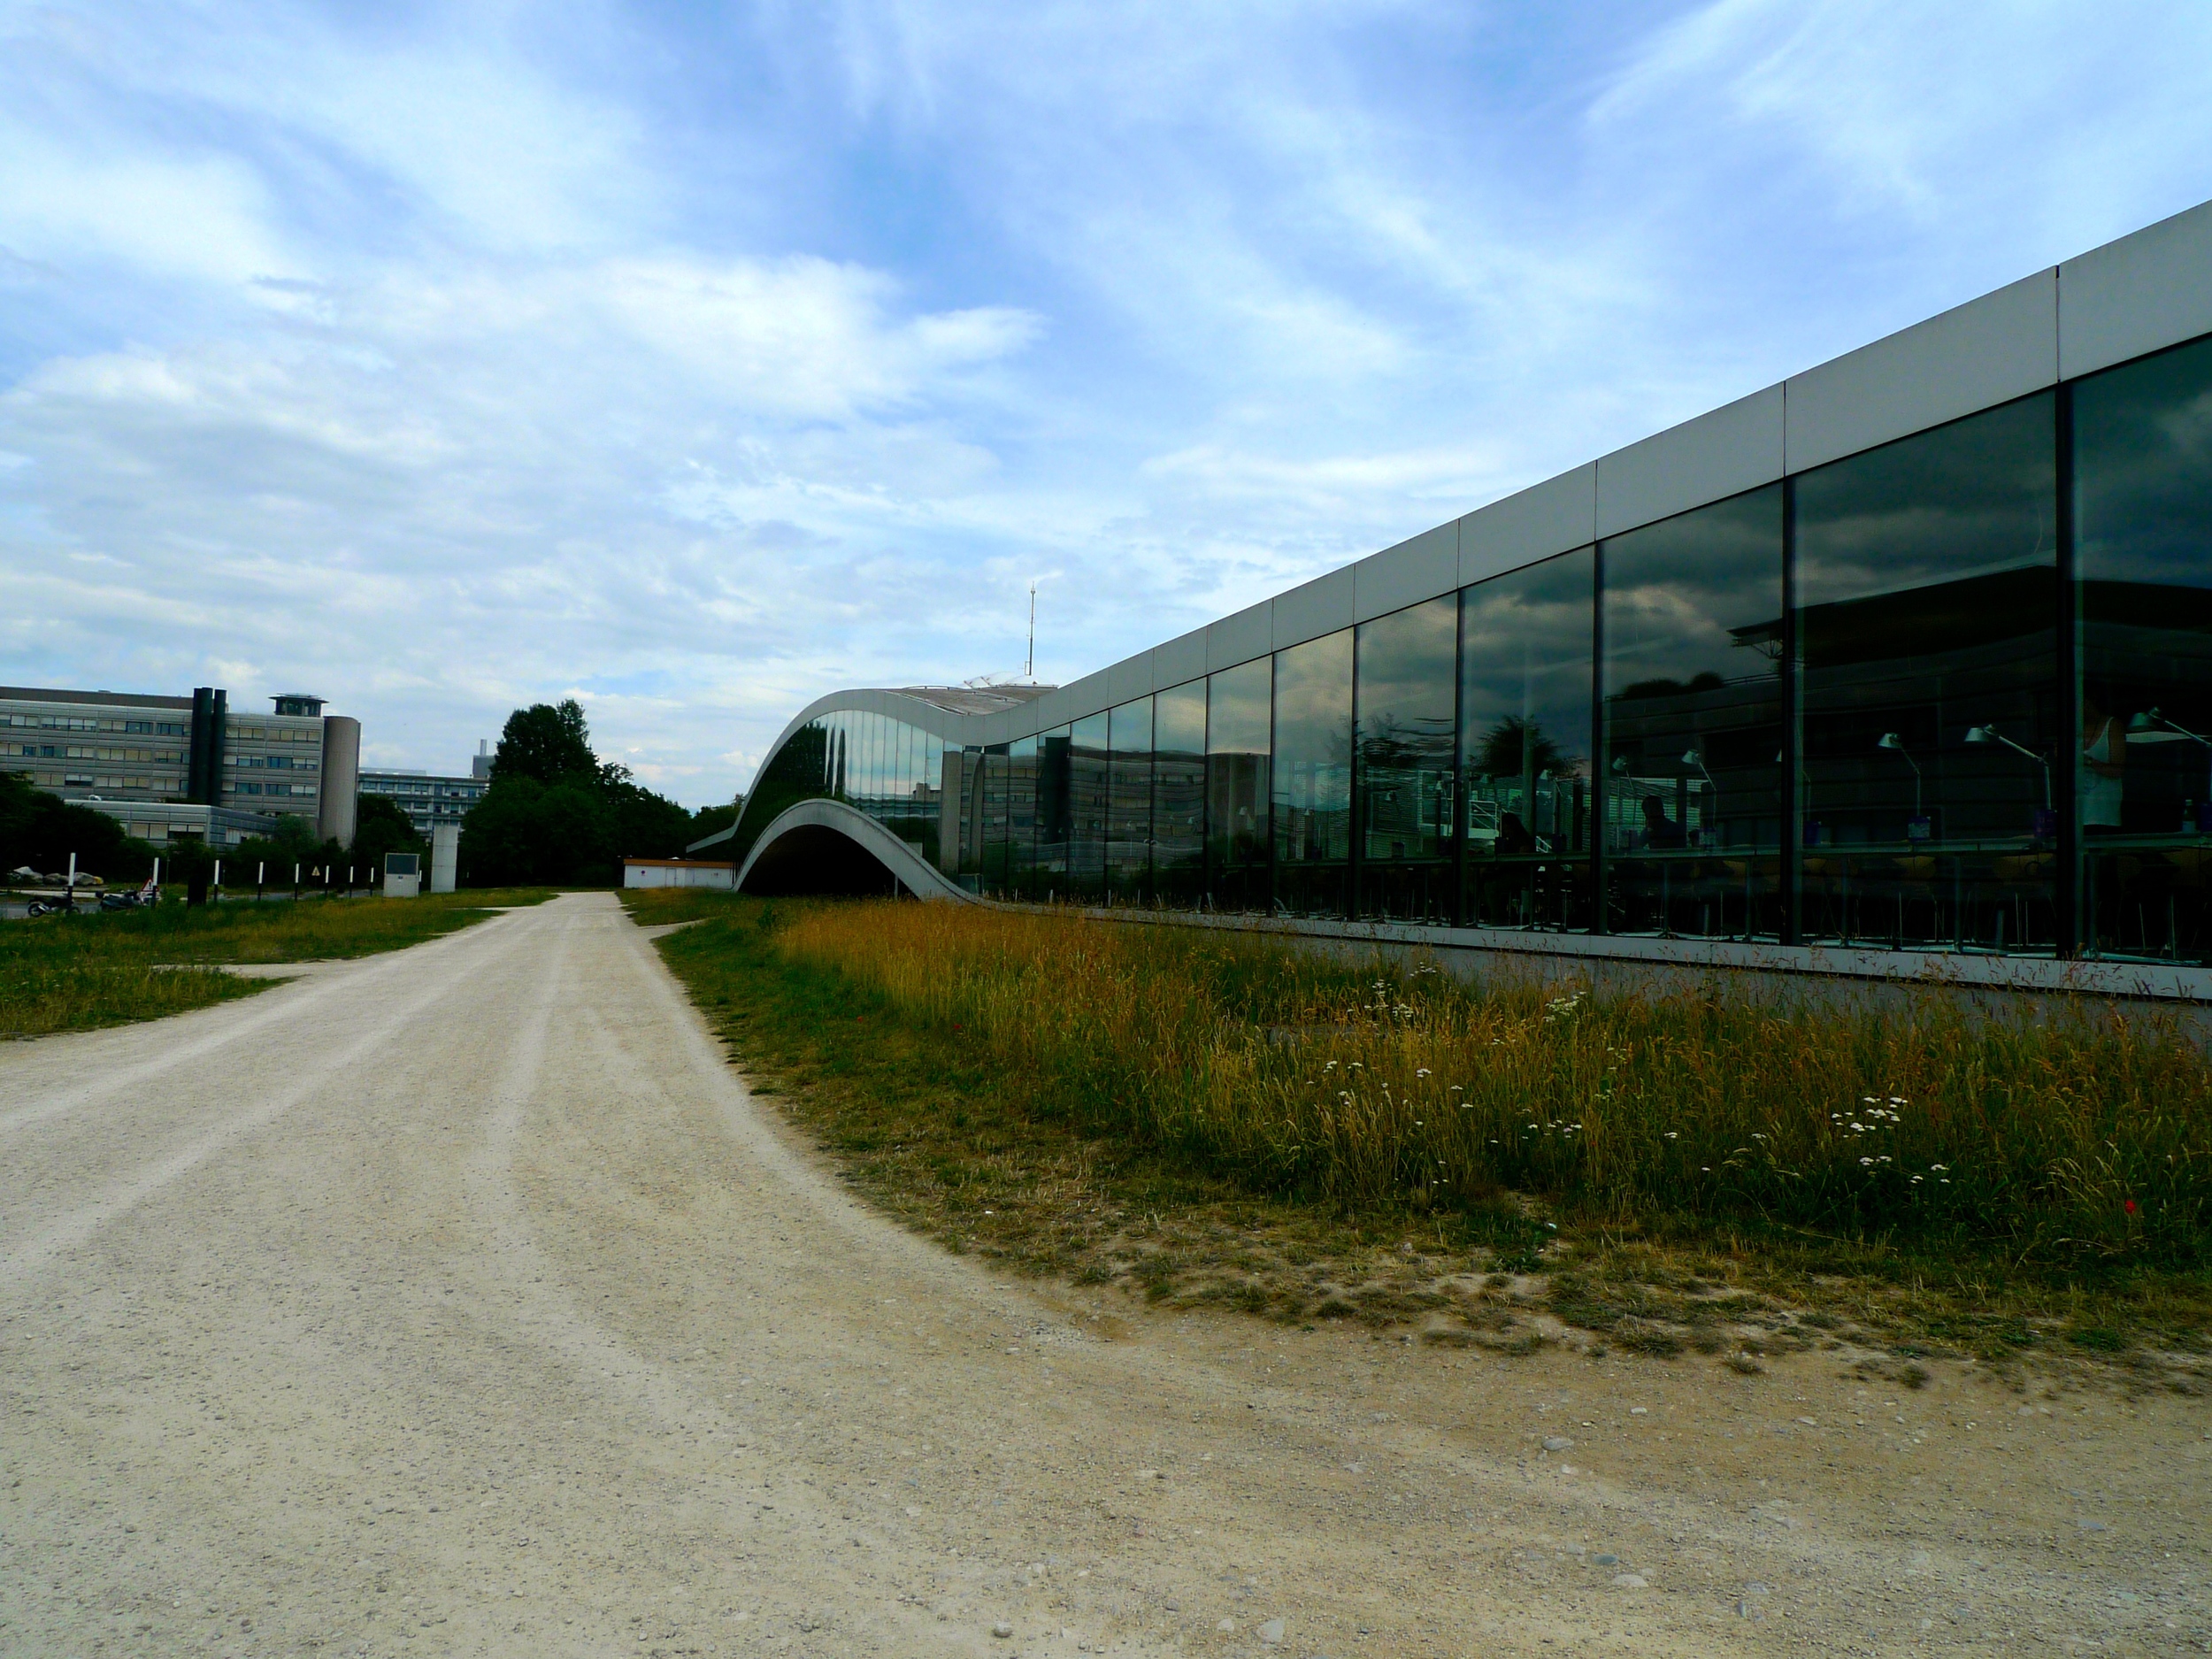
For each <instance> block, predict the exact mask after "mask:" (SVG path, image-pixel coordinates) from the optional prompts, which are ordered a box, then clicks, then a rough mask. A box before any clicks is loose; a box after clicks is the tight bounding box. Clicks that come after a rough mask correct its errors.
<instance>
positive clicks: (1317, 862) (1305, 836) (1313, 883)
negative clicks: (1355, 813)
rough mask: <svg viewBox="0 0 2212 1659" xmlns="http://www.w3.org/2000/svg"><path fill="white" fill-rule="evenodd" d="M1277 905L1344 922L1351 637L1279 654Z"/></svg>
mask: <svg viewBox="0 0 2212 1659" xmlns="http://www.w3.org/2000/svg"><path fill="white" fill-rule="evenodd" d="M1273 785H1274V787H1273V806H1274V822H1275V902H1276V905H1277V907H1278V908H1279V909H1284V910H1289V911H1290V912H1291V913H1292V914H1293V915H1294V916H1341V915H1343V914H1345V906H1346V901H1347V900H1348V897H1349V896H1350V895H1349V894H1348V892H1347V890H1346V882H1347V878H1348V873H1349V864H1350V859H1351V853H1352V630H1351V629H1349V628H1345V629H1343V630H1341V631H1340V632H1339V633H1336V634H1329V635H1327V636H1326V637H1325V638H1323V639H1318V640H1310V641H1307V643H1305V644H1303V645H1299V646H1294V647H1293V648H1292V649H1289V650H1286V651H1278V652H1276V653H1275V756H1274V771H1273Z"/></svg>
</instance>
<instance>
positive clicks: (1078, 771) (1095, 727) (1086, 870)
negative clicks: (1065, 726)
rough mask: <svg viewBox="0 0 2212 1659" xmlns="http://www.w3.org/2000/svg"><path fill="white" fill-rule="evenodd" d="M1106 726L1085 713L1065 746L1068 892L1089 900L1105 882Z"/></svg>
mask: <svg viewBox="0 0 2212 1659" xmlns="http://www.w3.org/2000/svg"><path fill="white" fill-rule="evenodd" d="M1106 727H1107V719H1106V714H1105V711H1104V710H1100V711H1099V712H1098V713H1096V714H1087V715H1085V716H1084V717H1083V718H1081V719H1079V720H1078V721H1076V722H1075V725H1074V728H1073V737H1072V741H1071V742H1070V743H1069V745H1068V891H1069V892H1070V893H1071V895H1074V896H1076V897H1078V898H1080V899H1086V900H1092V901H1095V900H1097V899H1099V898H1102V896H1103V895H1104V893H1105V882H1106V808H1107V754H1108V750H1107V747H1106V738H1107V730H1106Z"/></svg>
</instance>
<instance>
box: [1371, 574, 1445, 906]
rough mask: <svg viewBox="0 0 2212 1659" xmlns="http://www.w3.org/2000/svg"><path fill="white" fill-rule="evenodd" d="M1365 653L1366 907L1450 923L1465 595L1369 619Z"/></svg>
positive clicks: (1431, 601) (1433, 601)
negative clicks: (1456, 717) (1461, 611)
mask: <svg viewBox="0 0 2212 1659" xmlns="http://www.w3.org/2000/svg"><path fill="white" fill-rule="evenodd" d="M1358 657H1359V660H1358V672H1359V690H1358V697H1357V700H1356V701H1357V708H1356V712H1357V714H1358V718H1359V742H1358V746H1357V748H1356V751H1355V761H1356V765H1357V768H1358V778H1357V780H1356V781H1357V786H1358V787H1357V791H1356V799H1357V801H1358V803H1359V842H1360V859H1361V870H1360V910H1361V913H1362V914H1363V915H1369V916H1381V917H1396V918H1406V919H1410V920H1419V921H1447V920H1449V919H1450V912H1451V879H1452V864H1451V860H1452V846H1453V835H1454V831H1455V823H1456V819H1457V816H1458V813H1457V805H1458V803H1457V802H1456V801H1455V799H1454V792H1453V779H1454V772H1455V761H1456V759H1457V756H1456V754H1455V748H1456V742H1455V727H1454V725H1453V710H1454V707H1455V700H1456V697H1457V695H1458V694H1457V687H1456V686H1455V679H1456V677H1457V672H1458V663H1459V596H1458V595H1456V594H1447V595H1444V596H1443V597H1442V598H1440V599H1432V600H1430V601H1429V602H1428V603H1426V604H1420V605H1414V606H1412V607H1411V608H1409V609H1408V610H1404V611H1396V612H1394V614H1392V615H1390V616H1386V617H1379V618H1376V619H1375V620H1374V621H1372V622H1368V623H1363V624H1362V625H1361V626H1360V629H1359V651H1358Z"/></svg>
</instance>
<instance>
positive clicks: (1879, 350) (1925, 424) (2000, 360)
mask: <svg viewBox="0 0 2212 1659" xmlns="http://www.w3.org/2000/svg"><path fill="white" fill-rule="evenodd" d="M2057 379H2058V273H2057V271H2056V270H2055V269H2053V270H2049V271H2039V272H2037V273H2035V275H2033V276H2032V277H2026V278H2024V279H2023V280H2020V281H2017V282H2015V283H2012V284H2010V285H2009V286H2008V287H2005V288H1999V289H1998V290H1997V291H1996V292H1995V293H1993V294H1985V295H1983V296H1982V297H1981V298H1979V299H1978V300H1970V301H1969V302H1968V303H1966V304H1964V305H1961V306H1957V307H1955V309H1953V310H1951V311H1945V312H1944V313H1943V314H1942V315H1941V316H1939V317H1932V318H1930V319H1928V320H1927V321H1926V322H1924V323H1916V324H1914V325H1913V326H1911V327H1910V328H1906V329H1901V330H1900V331H1899V332H1898V333H1896V334H1891V335H1890V336H1889V337H1888V338H1887V339H1885V340H1878V341H1876V342H1874V343H1873V344H1872V345H1870V346H1862V347H1860V348H1859V349H1858V350H1856V351H1851V352H1847V353H1845V354H1844V355H1843V356H1842V357H1835V358H1832V359H1831V360H1830V361H1828V362H1826V363H1824V364H1822V365H1820V366H1819V367H1818V368H1814V369H1808V370H1806V371H1805V373H1802V374H1799V375H1793V376H1792V377H1791V379H1790V380H1788V382H1787V383H1786V384H1787V388H1788V394H1787V395H1788V422H1787V424H1788V438H1787V452H1786V459H1787V461H1788V463H1789V470H1790V471H1791V472H1803V471H1804V470H1805V469H1807V468H1808V467H1814V466H1820V465H1824V464H1825V463H1827V462H1829V461H1836V460H1840V459H1842V458H1843V457H1845V456H1847V455H1855V454H1857V453H1858V452H1859V451H1860V450H1862V449H1873V448H1875V447H1876V446H1877V445H1878V444H1884V443H1887V442H1890V441H1891V440H1892V439H1893V438H1902V437H1906V436H1908V435H1909V434H1912V433H1916V432H1924V431H1926V430H1927V429H1928V428H1929V427H1930V426H1941V425H1942V424H1943V423H1944V422H1945V421H1947V420H1956V419H1959V417H1961V416H1962V415H1970V414H1973V413H1975V412H1976V411H1978V410H1984V409H1989V408H1993V407H1994V406H1995V405H1997V404H1999V403H2009V402H2011V401H2012V399H2014V398H2016V397H2023V396H2026V395H2027V394H2028V393H2030V392H2035V391H2040V390H2041V389H2042V388H2045V387H2047V386H2049V385H2051V384H2053V383H2054V382H2055V380H2057Z"/></svg>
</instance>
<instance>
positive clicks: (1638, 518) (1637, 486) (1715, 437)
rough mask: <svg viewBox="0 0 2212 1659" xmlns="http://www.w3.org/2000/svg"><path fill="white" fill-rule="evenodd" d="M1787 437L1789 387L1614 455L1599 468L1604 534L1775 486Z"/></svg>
mask: <svg viewBox="0 0 2212 1659" xmlns="http://www.w3.org/2000/svg"><path fill="white" fill-rule="evenodd" d="M1783 436H1784V433H1783V397H1782V388H1780V387H1779V386H1770V387H1768V388H1766V389H1765V390H1764V391H1759V392H1754V393H1752V395H1751V396H1748V397H1740V398H1738V399H1737V400H1736V401H1735V402H1734V403H1724V404H1722V405H1721V407H1720V408H1718V409H1716V410H1713V411H1711V412H1709V413H1708V414H1703V415H1700V416H1698V417H1697V418H1696V419H1694V420H1686V421H1684V422H1683V423H1682V424H1681V425H1680V426H1670V427H1668V428H1667V429H1666V431H1664V432H1662V433H1658V434H1654V435H1653V436H1651V437H1648V438H1646V439H1644V440H1643V441H1642V442H1638V443H1632V444H1630V445H1629V446H1628V447H1627V448H1626V449H1616V450H1614V451H1613V453H1612V454H1610V455H1609V456H1605V457H1601V459H1600V460H1599V462H1598V464H1597V465H1598V504H1597V533H1598V534H1600V535H1601V536H1609V535H1618V534H1620V533H1621V532H1622V531H1624V530H1633V529H1635V528H1636V527H1637V526H1639V525H1646V524H1651V523H1654V522H1655V521H1656V520H1658V519H1661V518H1672V517H1673V516H1674V515H1675V514H1676V513H1678V512H1687V511H1689V510H1690V509H1691V508H1693V507H1702V506H1704V505H1705V504H1706V503H1708V502H1715V501H1724V500H1726V499H1727V498H1728V497H1729V496H1731V495H1741V494H1742V493H1743V492H1744V491H1745V490H1747V489H1756V488H1759V486H1760V485H1762V484H1771V483H1773V482H1774V480H1777V479H1778V478H1780V477H1781V476H1782V444H1783Z"/></svg>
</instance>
